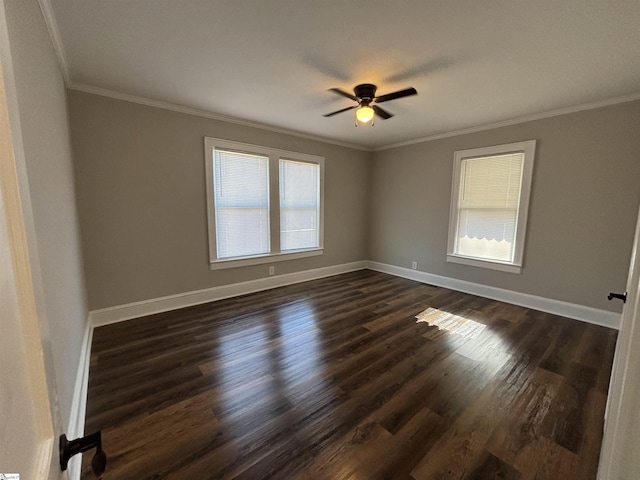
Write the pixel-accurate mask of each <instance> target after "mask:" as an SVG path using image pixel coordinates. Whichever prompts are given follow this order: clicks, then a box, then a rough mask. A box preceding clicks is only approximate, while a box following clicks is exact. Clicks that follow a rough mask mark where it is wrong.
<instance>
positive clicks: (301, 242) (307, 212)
mask: <svg viewBox="0 0 640 480" xmlns="http://www.w3.org/2000/svg"><path fill="white" fill-rule="evenodd" d="M319 245H320V166H319V165H318V164H315V163H306V162H297V161H293V160H285V159H280V249H281V250H283V251H286V250H302V249H308V248H318V247H319Z"/></svg>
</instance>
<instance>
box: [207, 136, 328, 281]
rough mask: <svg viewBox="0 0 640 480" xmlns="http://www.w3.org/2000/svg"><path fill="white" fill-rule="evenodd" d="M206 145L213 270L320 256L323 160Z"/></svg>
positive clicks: (229, 143)
mask: <svg viewBox="0 0 640 480" xmlns="http://www.w3.org/2000/svg"><path fill="white" fill-rule="evenodd" d="M204 143H205V152H206V155H205V157H206V172H207V215H208V228H209V257H210V258H209V262H210V266H211V268H212V269H219V268H229V267H238V266H246V265H254V264H260V263H270V262H274V261H278V260H290V259H293V258H301V257H308V256H312V255H322V253H323V209H322V205H323V196H322V188H323V185H322V180H323V175H324V158H322V157H318V156H315V155H307V154H302V153H295V152H288V151H284V150H278V149H273V148H268V147H261V146H257V145H248V144H243V143H238V142H232V141H228V140H221V139H217V138H209V137H205V142H204Z"/></svg>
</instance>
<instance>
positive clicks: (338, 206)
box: [69, 92, 371, 310]
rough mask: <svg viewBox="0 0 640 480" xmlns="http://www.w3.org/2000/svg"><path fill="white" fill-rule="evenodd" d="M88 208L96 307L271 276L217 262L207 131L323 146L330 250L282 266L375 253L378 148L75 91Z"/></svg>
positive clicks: (85, 229)
mask: <svg viewBox="0 0 640 480" xmlns="http://www.w3.org/2000/svg"><path fill="white" fill-rule="evenodd" d="M69 100H70V102H69V106H70V112H71V127H72V128H71V129H72V133H73V135H72V137H73V138H72V140H73V148H74V162H75V172H76V182H77V195H78V210H79V215H80V221H81V225H82V238H83V248H84V258H85V266H86V278H87V288H88V292H89V306H90V308H91V309H92V310H94V309H100V308H105V307H111V306H117V305H123V304H127V303H131V302H136V301H141V300H147V299H154V298H158V297H162V296H166V295H172V294H179V293H184V292H190V291H194V290H200V289H205V288H209V287H214V286H219V285H225V284H231V283H236V282H242V281H249V280H254V279H257V278H263V277H266V276H268V265H260V266H255V267H243V268H233V269H227V270H217V271H210V270H209V265H208V253H207V225H206V202H205V177H204V175H205V163H204V141H203V137H204V136H211V137H218V138H224V139H228V140H235V141H240V142H247V143H252V144H259V145H264V146H268V147H274V148H282V149H285V150H293V151H297V152H302V153H309V154H314V155H321V156H324V157H325V158H326V160H325V162H326V163H325V165H326V166H325V253H324V255H323V256H319V257H311V258H306V259H301V260H292V261H285V262H277V263H274V265H275V267H276V274H284V273H291V272H298V271H303V270H308V269H313V268H320V267H325V266H331V265H339V264H343V263H348V262H354V261H360V260H366V259H367V249H368V241H367V228H368V225H367V212H368V205H367V200H368V198H369V190H368V189H369V185H370V179H369V175H370V170H369V159H370V155H371V154H370V153H369V152H363V151H359V150H353V149H349V148H344V147H338V146H335V145H329V144H326V143H322V142H316V141H312V140H306V139H302V138H298V137H292V136H288V135H283V134H277V133H273V132H269V131H265V130H260V129H254V128H249V127H245V126H239V125H234V124H230V123H225V122H220V121H215V120H211V119H206V118H200V117H196V116H192V115H185V114H180V113H176V112H171V111H167V110H162V109H158V108H153V107H147V106H142V105H138V104H133V103H128V102H123V101H119V100H114V99H110V98H106V97H100V96H96V95H92V94H87V93H81V92H69Z"/></svg>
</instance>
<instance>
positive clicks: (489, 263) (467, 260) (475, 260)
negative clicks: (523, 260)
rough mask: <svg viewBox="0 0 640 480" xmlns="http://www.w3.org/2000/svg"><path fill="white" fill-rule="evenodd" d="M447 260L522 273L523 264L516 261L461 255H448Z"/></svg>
mask: <svg viewBox="0 0 640 480" xmlns="http://www.w3.org/2000/svg"><path fill="white" fill-rule="evenodd" d="M447 262H450V263H460V264H462V265H470V266H472V267H480V268H489V269H491V270H500V271H502V272H509V273H521V272H522V265H516V264H514V263H500V262H494V261H491V260H480V259H478V258H470V257H461V256H459V255H451V254H449V255H447Z"/></svg>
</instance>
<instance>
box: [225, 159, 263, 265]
mask: <svg viewBox="0 0 640 480" xmlns="http://www.w3.org/2000/svg"><path fill="white" fill-rule="evenodd" d="M213 163H214V165H213V183H214V189H213V191H214V194H215V197H214V205H215V228H216V230H215V231H216V247H217V254H218V258H230V257H242V256H251V255H261V254H268V253H269V251H270V243H269V159H268V157H265V156H260V155H251V154H246V153H240V152H232V151H225V150H218V149H216V150H215V152H214V162H213Z"/></svg>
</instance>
